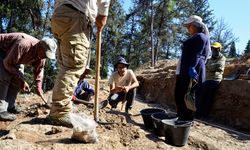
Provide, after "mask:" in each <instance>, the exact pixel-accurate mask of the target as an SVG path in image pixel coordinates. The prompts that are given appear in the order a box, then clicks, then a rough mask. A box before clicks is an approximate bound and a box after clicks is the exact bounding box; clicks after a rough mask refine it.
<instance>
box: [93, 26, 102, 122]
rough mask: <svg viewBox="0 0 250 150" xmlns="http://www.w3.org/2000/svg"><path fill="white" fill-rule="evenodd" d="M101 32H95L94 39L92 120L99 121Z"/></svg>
mask: <svg viewBox="0 0 250 150" xmlns="http://www.w3.org/2000/svg"><path fill="white" fill-rule="evenodd" d="M101 36H102V32H101V30H98V31H97V37H96V65H95V66H96V73H95V91H96V93H95V102H94V119H95V121H97V122H98V121H99V118H98V108H99V106H98V96H99V76H100V61H101Z"/></svg>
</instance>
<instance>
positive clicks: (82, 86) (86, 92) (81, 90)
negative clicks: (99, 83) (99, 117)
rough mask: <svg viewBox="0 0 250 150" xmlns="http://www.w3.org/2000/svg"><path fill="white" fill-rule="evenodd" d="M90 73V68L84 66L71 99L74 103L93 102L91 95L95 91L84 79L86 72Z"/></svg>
mask: <svg viewBox="0 0 250 150" xmlns="http://www.w3.org/2000/svg"><path fill="white" fill-rule="evenodd" d="M90 73H91V69H89V68H86V69H85V71H84V72H83V74H82V75H81V76H80V78H79V80H78V82H77V86H76V88H75V91H74V95H73V97H72V101H73V102H75V103H85V104H86V103H93V101H92V96H94V94H95V92H94V89H93V87H92V86H91V85H90V84H89V82H88V81H87V80H86V79H85V78H86V76H87V75H88V74H90Z"/></svg>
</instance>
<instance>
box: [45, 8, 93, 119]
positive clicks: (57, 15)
mask: <svg viewBox="0 0 250 150" xmlns="http://www.w3.org/2000/svg"><path fill="white" fill-rule="evenodd" d="M51 24H52V32H53V34H54V37H55V38H56V39H57V40H58V47H59V49H58V51H57V62H58V65H59V72H58V74H57V77H56V81H55V84H54V88H53V95H52V107H51V110H50V116H51V117H56V118H58V117H62V116H64V115H65V114H68V113H69V112H72V102H71V98H72V95H73V92H74V87H76V84H77V81H78V79H79V77H80V75H81V74H82V73H83V71H84V70H85V67H86V63H87V57H88V53H89V47H90V43H89V34H90V23H89V20H88V18H87V17H86V16H85V15H84V14H83V13H80V12H78V11H76V10H74V9H72V8H69V7H67V6H65V5H62V6H60V7H58V8H57V9H56V10H55V12H54V14H53V16H52V19H51Z"/></svg>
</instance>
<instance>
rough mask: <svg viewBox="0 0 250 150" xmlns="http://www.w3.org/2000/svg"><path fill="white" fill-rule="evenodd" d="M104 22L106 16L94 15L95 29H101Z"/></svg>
mask: <svg viewBox="0 0 250 150" xmlns="http://www.w3.org/2000/svg"><path fill="white" fill-rule="evenodd" d="M106 22H107V16H102V15H98V16H97V17H96V21H95V24H96V27H97V30H98V31H102V29H103V28H104V26H105V24H106Z"/></svg>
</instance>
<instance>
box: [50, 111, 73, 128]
mask: <svg viewBox="0 0 250 150" xmlns="http://www.w3.org/2000/svg"><path fill="white" fill-rule="evenodd" d="M48 119H49V121H50V123H51V124H52V125H57V126H65V127H69V128H72V127H73V124H72V121H71V118H70V114H69V113H67V114H64V115H63V116H60V117H55V116H49V117H48Z"/></svg>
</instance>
